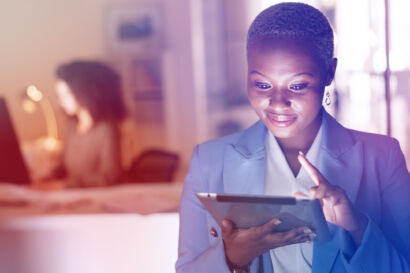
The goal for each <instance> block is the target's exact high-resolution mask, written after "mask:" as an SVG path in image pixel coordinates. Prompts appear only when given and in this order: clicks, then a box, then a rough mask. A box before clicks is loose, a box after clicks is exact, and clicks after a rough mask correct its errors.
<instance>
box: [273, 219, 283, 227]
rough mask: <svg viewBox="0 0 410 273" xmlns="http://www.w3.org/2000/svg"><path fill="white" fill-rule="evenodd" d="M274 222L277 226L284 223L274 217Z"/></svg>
mask: <svg viewBox="0 0 410 273" xmlns="http://www.w3.org/2000/svg"><path fill="white" fill-rule="evenodd" d="M273 224H275V226H277V225H280V224H282V221H281V220H279V219H273Z"/></svg>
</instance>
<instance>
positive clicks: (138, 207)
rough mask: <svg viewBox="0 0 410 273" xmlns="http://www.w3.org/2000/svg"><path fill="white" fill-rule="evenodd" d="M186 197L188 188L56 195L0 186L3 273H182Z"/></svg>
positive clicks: (134, 188) (146, 187) (176, 186)
mask: <svg viewBox="0 0 410 273" xmlns="http://www.w3.org/2000/svg"><path fill="white" fill-rule="evenodd" d="M181 191H182V185H181V184H174V185H170V184H157V185H155V184H149V185H144V184H134V185H131V184H130V185H122V186H118V187H111V188H101V189H86V190H74V189H71V190H60V191H49V192H41V191H33V190H30V189H27V188H20V187H16V186H12V185H5V184H0V273H94V272H95V273H117V272H118V273H137V272H144V273H145V272H146V273H150V272H152V273H154V272H155V273H157V272H158V273H159V272H161V273H167V272H175V269H174V263H175V261H176V258H177V241H178V222H179V220H178V213H177V212H176V211H177V208H178V204H179V198H180V194H181ZM112 212H121V213H112ZM164 212H167V213H164Z"/></svg>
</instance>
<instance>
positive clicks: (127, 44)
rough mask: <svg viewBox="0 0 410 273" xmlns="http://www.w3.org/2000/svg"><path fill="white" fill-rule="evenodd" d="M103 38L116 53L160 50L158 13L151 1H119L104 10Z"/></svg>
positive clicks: (158, 10) (154, 52)
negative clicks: (127, 2) (105, 16)
mask: <svg viewBox="0 0 410 273" xmlns="http://www.w3.org/2000/svg"><path fill="white" fill-rule="evenodd" d="M107 33H108V35H107V38H108V47H109V50H110V52H111V53H113V54H116V55H133V56H144V57H147V56H155V54H157V53H158V52H159V51H160V50H161V43H162V41H161V14H160V8H159V6H158V5H155V4H119V5H113V6H110V7H109V8H108V11H107Z"/></svg>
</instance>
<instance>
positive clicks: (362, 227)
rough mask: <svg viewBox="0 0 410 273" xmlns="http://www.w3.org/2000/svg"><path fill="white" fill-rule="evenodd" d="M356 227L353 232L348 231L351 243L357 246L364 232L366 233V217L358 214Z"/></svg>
mask: <svg viewBox="0 0 410 273" xmlns="http://www.w3.org/2000/svg"><path fill="white" fill-rule="evenodd" d="M358 223H359V224H358V227H357V228H356V229H353V230H348V232H349V234H350V236H351V237H352V239H353V241H354V242H355V243H356V246H359V245H360V244H361V243H362V239H363V235H364V232H365V231H366V228H367V224H368V220H367V218H366V216H364V215H363V214H360V216H359V221H358Z"/></svg>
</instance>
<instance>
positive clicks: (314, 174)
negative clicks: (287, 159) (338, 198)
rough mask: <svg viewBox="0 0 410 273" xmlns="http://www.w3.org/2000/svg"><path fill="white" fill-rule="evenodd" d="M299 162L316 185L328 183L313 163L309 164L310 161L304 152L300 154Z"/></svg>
mask: <svg viewBox="0 0 410 273" xmlns="http://www.w3.org/2000/svg"><path fill="white" fill-rule="evenodd" d="M298 160H299V162H300V164H301V165H302V166H303V167H304V168H305V170H306V171H307V172H308V174H309V175H310V177H311V178H312V180H313V182H315V184H316V185H320V184H323V183H326V182H325V179H324V178H323V176H322V174H321V173H320V172H319V170H318V169H317V168H316V167H315V166H313V165H312V163H310V162H309V160H308V159H307V158H306V157H305V155H304V154H303V153H302V152H299V156H298Z"/></svg>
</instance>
